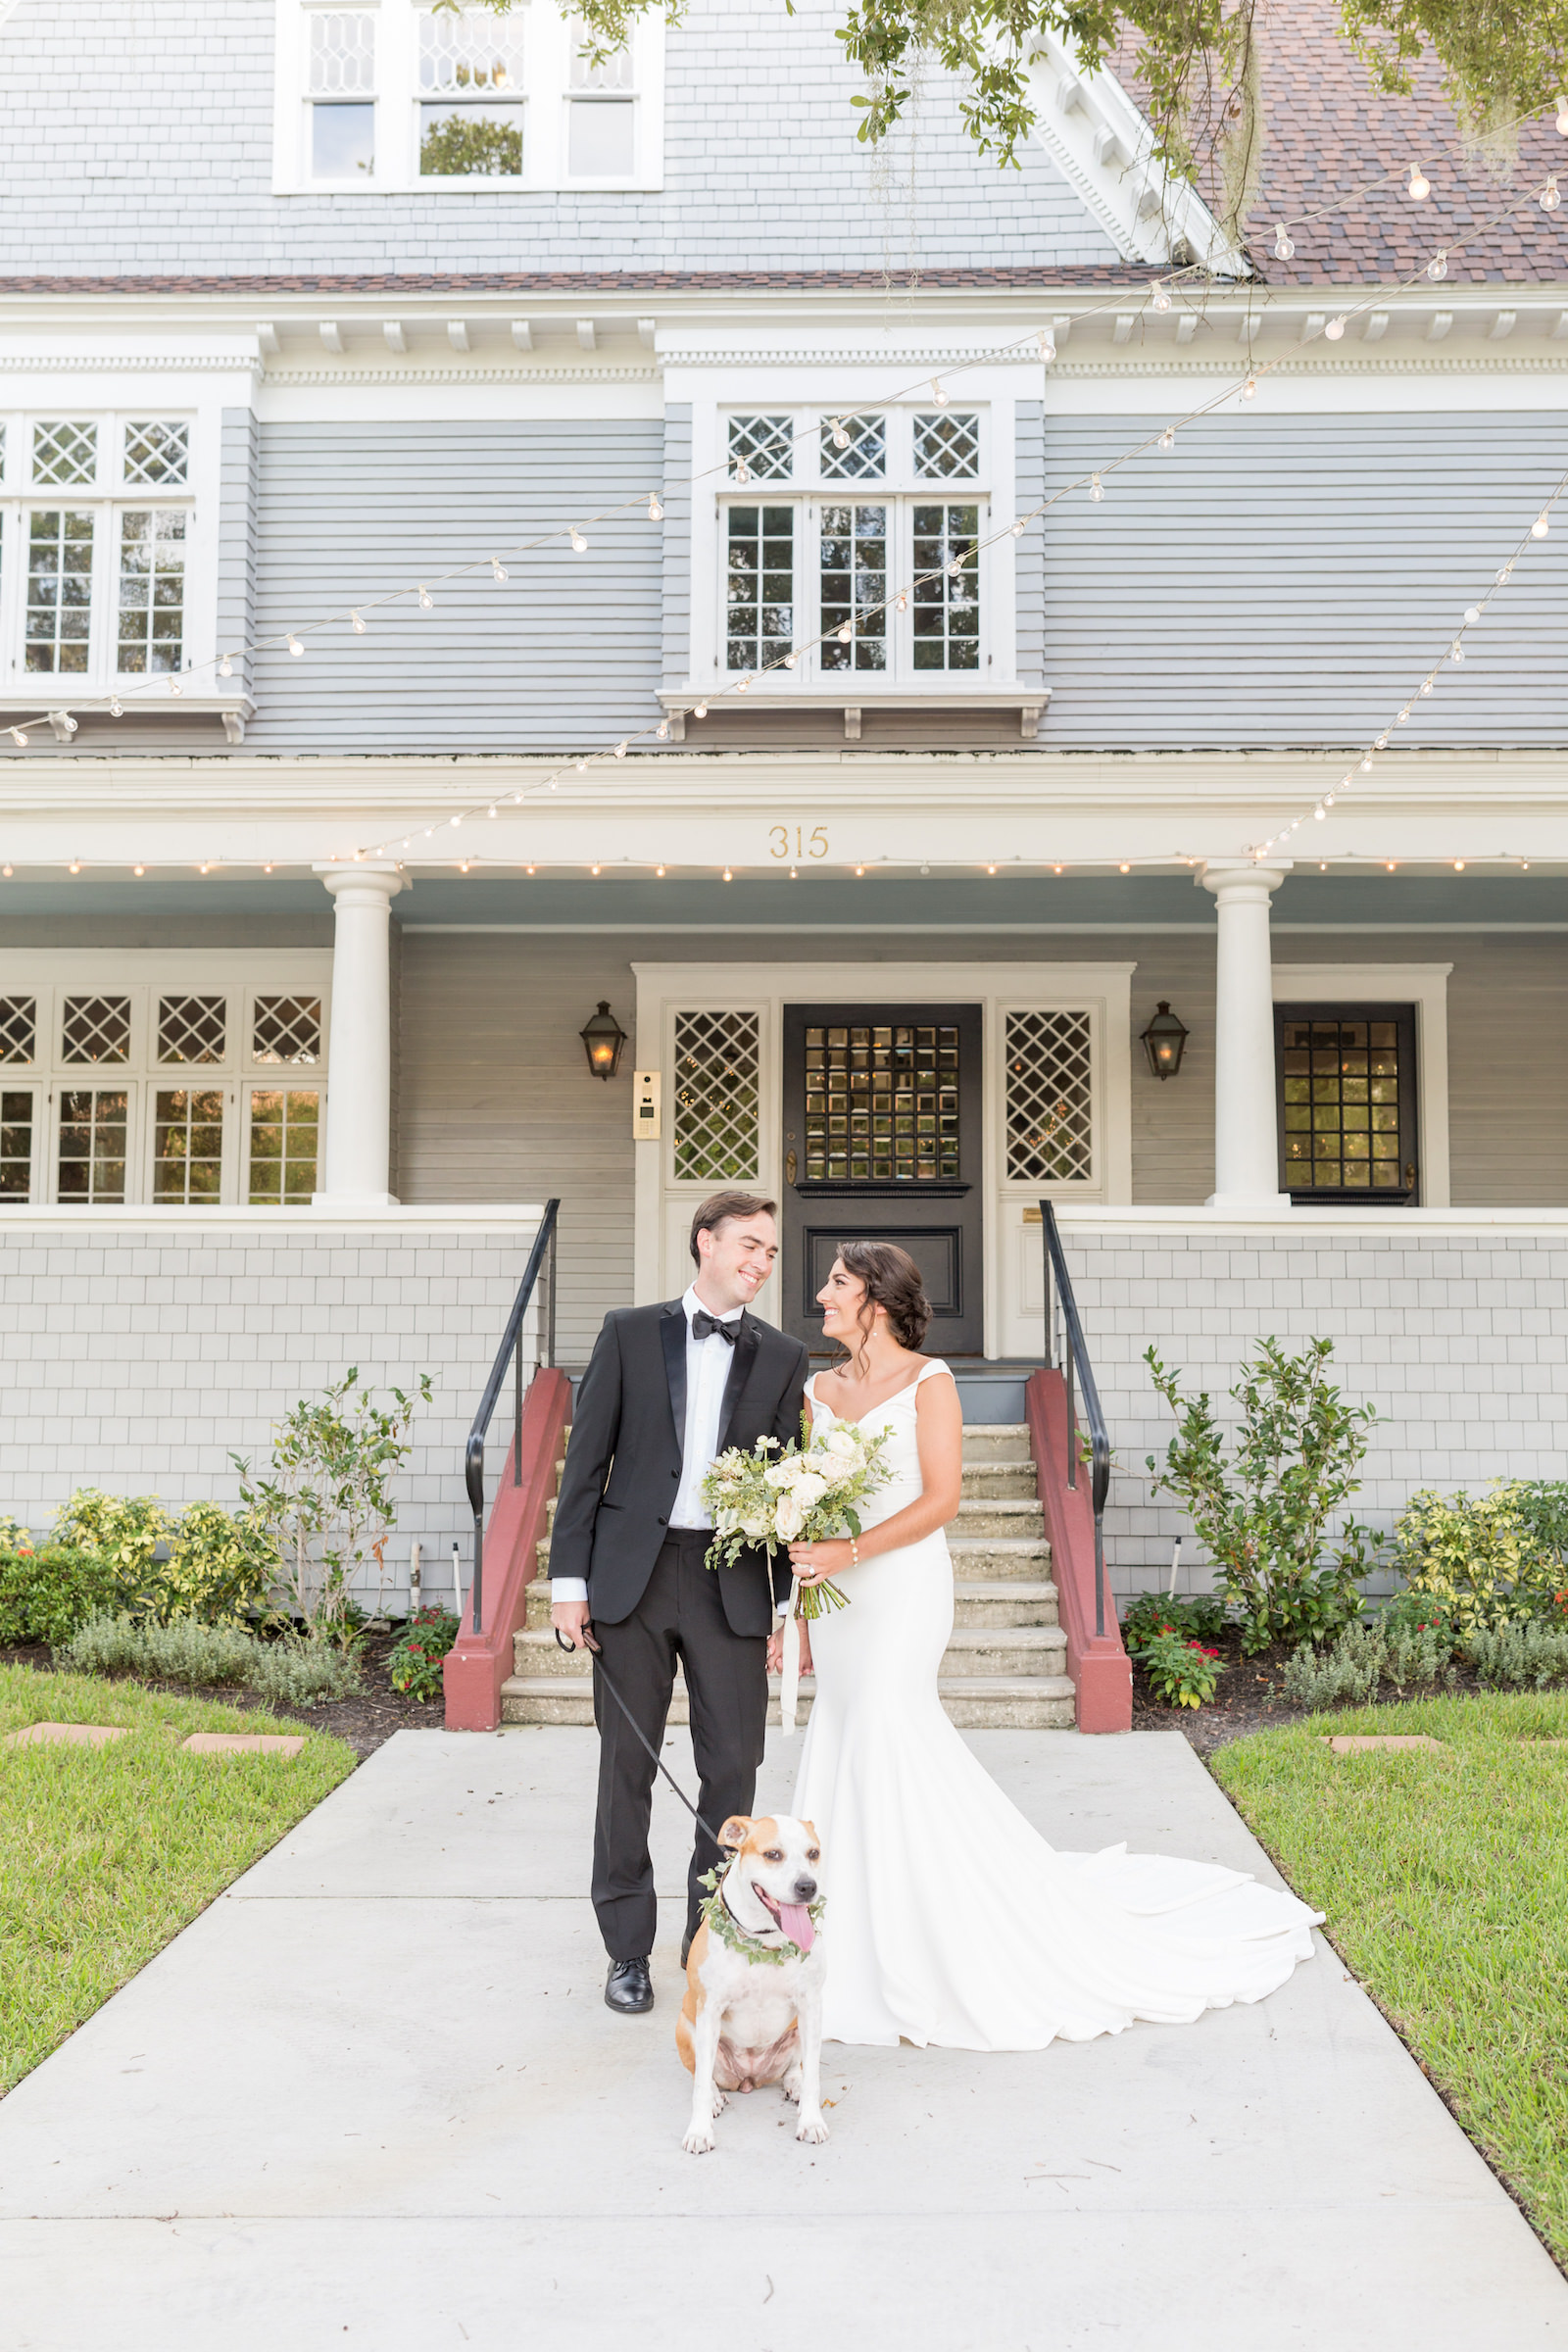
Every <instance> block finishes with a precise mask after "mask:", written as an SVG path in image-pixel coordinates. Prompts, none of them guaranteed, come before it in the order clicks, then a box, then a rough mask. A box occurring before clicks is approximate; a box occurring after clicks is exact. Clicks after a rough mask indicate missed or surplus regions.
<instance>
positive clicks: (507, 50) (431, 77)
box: [419, 8, 522, 97]
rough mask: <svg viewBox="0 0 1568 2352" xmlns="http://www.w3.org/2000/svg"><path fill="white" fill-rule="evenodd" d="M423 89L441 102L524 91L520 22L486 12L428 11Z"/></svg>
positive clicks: (422, 42) (422, 29)
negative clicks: (458, 98) (435, 95)
mask: <svg viewBox="0 0 1568 2352" xmlns="http://www.w3.org/2000/svg"><path fill="white" fill-rule="evenodd" d="M419 87H420V89H421V90H429V91H432V92H439V93H440V94H441V95H442V96H443V97H478V96H481V95H484V96H492V97H493V96H494V95H495V94H496V92H497V91H500V90H512V91H520V89H521V87H522V27H521V23H520V20H519V19H516V18H510V17H497V16H494V15H492V13H491V12H490V10H489V9H487V8H459V9H435V8H432V9H426V10H425V11H424V12H423V14H422V15H421V16H420V18H419Z"/></svg>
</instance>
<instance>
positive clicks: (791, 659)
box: [784, 653, 801, 669]
mask: <svg viewBox="0 0 1568 2352" xmlns="http://www.w3.org/2000/svg"><path fill="white" fill-rule="evenodd" d="M800 663H801V657H800V655H799V654H795V653H789V654H786V655H785V657H784V666H785V668H786V669H798V668H799V667H800Z"/></svg>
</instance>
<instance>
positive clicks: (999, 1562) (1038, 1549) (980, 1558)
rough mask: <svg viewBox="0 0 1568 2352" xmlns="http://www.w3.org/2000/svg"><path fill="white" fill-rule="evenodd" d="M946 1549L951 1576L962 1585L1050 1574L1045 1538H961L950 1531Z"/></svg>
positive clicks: (1049, 1553) (1049, 1558)
mask: <svg viewBox="0 0 1568 2352" xmlns="http://www.w3.org/2000/svg"><path fill="white" fill-rule="evenodd" d="M948 1549H949V1551H950V1552H951V1553H952V1554H953V1573H954V1575H955V1576H957V1577H961V1578H963V1579H964V1581H965V1582H972V1581H973V1580H974V1579H975V1578H976V1577H979V1578H984V1579H992V1578H997V1577H1013V1576H1021V1577H1025V1578H1032V1577H1042V1576H1049V1575H1050V1574H1051V1545H1050V1544H1048V1543H1047V1542H1046V1539H1045V1537H1044V1536H960V1535H958V1534H956V1533H954V1532H951V1531H950V1533H949V1536H948Z"/></svg>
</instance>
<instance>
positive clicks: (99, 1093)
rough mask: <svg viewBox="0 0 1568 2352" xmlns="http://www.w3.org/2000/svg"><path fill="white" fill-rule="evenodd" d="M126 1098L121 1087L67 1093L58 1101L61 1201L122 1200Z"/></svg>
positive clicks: (85, 1087)
mask: <svg viewBox="0 0 1568 2352" xmlns="http://www.w3.org/2000/svg"><path fill="white" fill-rule="evenodd" d="M129 1101H130V1098H129V1097H128V1095H127V1094H126V1093H125V1091H124V1089H123V1087H107V1086H84V1087H67V1088H66V1089H65V1090H64V1091H63V1092H62V1094H61V1097H60V1153H59V1161H58V1167H57V1179H58V1190H59V1197H60V1199H61V1200H62V1201H123V1199H124V1198H125V1136H126V1131H127V1127H128V1111H129Z"/></svg>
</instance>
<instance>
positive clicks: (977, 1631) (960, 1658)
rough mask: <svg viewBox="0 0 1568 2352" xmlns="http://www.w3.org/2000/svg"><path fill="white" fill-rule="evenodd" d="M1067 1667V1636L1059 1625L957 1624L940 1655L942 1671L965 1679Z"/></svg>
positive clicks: (1008, 1676) (1057, 1671)
mask: <svg viewBox="0 0 1568 2352" xmlns="http://www.w3.org/2000/svg"><path fill="white" fill-rule="evenodd" d="M1066 1670H1067V1637H1066V1635H1065V1634H1064V1633H1063V1632H1062V1630H1061V1628H1060V1626H1059V1625H1012V1626H991V1625H956V1626H955V1627H954V1629H953V1636H952V1639H951V1640H950V1642H948V1646H947V1648H946V1650H945V1651H944V1653H943V1658H942V1671H943V1674H944V1675H957V1676H959V1677H960V1678H961V1679H963V1680H965V1681H968V1680H970V1679H972V1678H979V1677H985V1678H987V1679H990V1678H992V1677H994V1676H1001V1677H1002V1678H1003V1679H1004V1680H1011V1679H1015V1678H1016V1677H1017V1676H1019V1675H1036V1674H1065V1672H1066Z"/></svg>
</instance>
